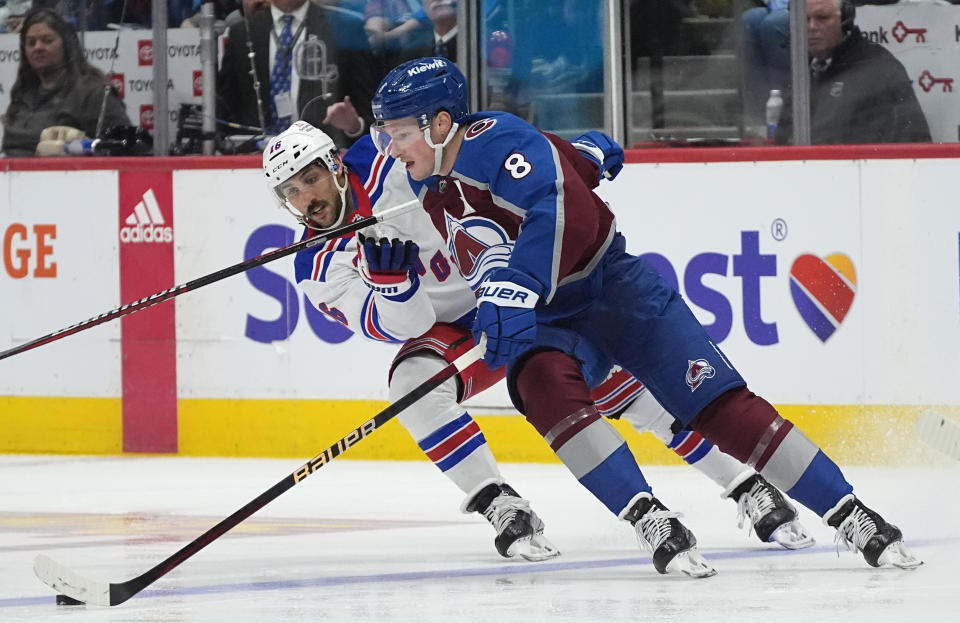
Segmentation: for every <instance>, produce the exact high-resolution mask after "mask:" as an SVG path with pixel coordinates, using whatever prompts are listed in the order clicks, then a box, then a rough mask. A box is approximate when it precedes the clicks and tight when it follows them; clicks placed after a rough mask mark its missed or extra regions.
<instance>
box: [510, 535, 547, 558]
mask: <svg viewBox="0 0 960 623" xmlns="http://www.w3.org/2000/svg"><path fill="white" fill-rule="evenodd" d="M559 555H560V550H558V549H557V548H556V547H555V546H554V544H553V543H551V542H550V540H549V539H548V538H547V537H545V536H543V535H542V534H535V535H533V536H532V537H523V538H520V539H517V540H516V541H514V542H513V543H511V545H510V547H509V548H507V556H508V557H509V558H514V557H517V556H519V557H520V558H523V559H524V560H526V561H528V562H541V561H543V560H550V559H551V558H556V557H557V556H559Z"/></svg>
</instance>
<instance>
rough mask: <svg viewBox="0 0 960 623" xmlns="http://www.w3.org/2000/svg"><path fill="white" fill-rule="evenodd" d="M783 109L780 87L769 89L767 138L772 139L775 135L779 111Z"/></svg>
mask: <svg viewBox="0 0 960 623" xmlns="http://www.w3.org/2000/svg"><path fill="white" fill-rule="evenodd" d="M781 110H783V98H782V97H781V96H780V89H773V90H772V91H770V97H768V98H767V139H768V140H771V141H772V140H773V138H774V137H775V136H776V135H777V124H778V123H779V122H780V111H781Z"/></svg>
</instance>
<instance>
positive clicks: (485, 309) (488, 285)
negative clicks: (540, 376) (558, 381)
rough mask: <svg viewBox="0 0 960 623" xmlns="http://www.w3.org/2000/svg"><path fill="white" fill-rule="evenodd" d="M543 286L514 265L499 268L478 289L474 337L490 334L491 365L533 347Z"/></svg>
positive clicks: (487, 355)
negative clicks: (537, 311)
mask: <svg viewBox="0 0 960 623" xmlns="http://www.w3.org/2000/svg"><path fill="white" fill-rule="evenodd" d="M542 291H543V287H542V286H541V285H540V284H539V283H538V282H537V281H536V280H535V279H533V278H531V277H530V276H528V275H526V274H524V273H522V272H520V271H518V270H514V269H512V268H498V269H496V270H494V271H492V272H491V273H490V276H489V277H488V278H487V280H486V281H484V282H483V283H482V284H481V285H480V287H479V288H478V289H477V316H476V318H475V319H474V321H473V338H474V339H475V340H477V341H478V342H479V341H480V336H481V335H482V334H486V336H487V352H486V354H485V355H484V357H483V360H484V361H485V362H486V364H487V366H489V367H490V368H491V369H495V368H499V367H500V366H502V365H504V364H506V363H507V362H508V361H511V360H513V359H515V358H516V357H517V355H519V354H520V353H522V352H523V351H525V350H527V349H528V348H530V346H531V345H532V344H533V340H534V338H536V336H537V315H536V312H534V307H536V305H537V301H538V300H540V293H541V292H542Z"/></svg>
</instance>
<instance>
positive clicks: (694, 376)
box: [686, 359, 717, 392]
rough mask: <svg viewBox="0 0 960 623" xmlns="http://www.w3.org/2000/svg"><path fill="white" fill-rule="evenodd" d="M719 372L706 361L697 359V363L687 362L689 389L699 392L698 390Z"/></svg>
mask: <svg viewBox="0 0 960 623" xmlns="http://www.w3.org/2000/svg"><path fill="white" fill-rule="evenodd" d="M716 374H717V371H716V370H714V369H713V366H711V365H710V362H708V361H707V360H706V359H697V360H696V361H689V360H688V361H687V377H686V381H687V387H689V388H690V391H691V392H695V391H697V388H698V387H700V385H702V384H703V382H704V381H706V380H707V379H712V378H713V377H714V376H716Z"/></svg>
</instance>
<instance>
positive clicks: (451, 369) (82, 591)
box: [33, 339, 486, 606]
mask: <svg viewBox="0 0 960 623" xmlns="http://www.w3.org/2000/svg"><path fill="white" fill-rule="evenodd" d="M485 349H486V340H485V339H481V340H480V343H479V344H477V345H476V346H474V347H473V348H471V349H470V350H469V351H467V352H466V353H464V354H463V355H461V356H460V357H458V358H457V359H456V360H455V361H454V362H453V363H451V364H449V365H447V366H446V367H444V368H443V370H441V371H440V372H437V373H436V374H435V375H433V376H432V377H430V378H429V379H427V380H426V381H424V382H423V383H422V384H420V385H419V386H417V387H416V388H414V389H413V390H412V391H411V392H410V393H408V394H407V395H405V396H403V397H402V398H400V399H399V400H397V401H396V402H395V403H393V404H392V405H390V406H389V407H387V408H386V409H384V410H383V411H381V412H380V413H378V414H377V415H375V416H373V417H372V418H371V419H369V420H367V421H366V422H364V423H363V424H361V425H360V426H358V427H357V428H355V429H353V430H352V431H350V432H349V433H348V434H347V435H346V436H344V437H343V438H342V439H340V441H338V442H337V443H335V444H333V445H332V446H330V447H329V448H327V449H326V450H324V451H323V452H321V453H320V454H318V455H316V456H315V457H313V458H312V459H310V460H309V461H307V462H306V463H304V464H303V465H301V466H300V467H298V468H297V469H295V470H294V471H293V473H292V474H289V475H288V476H285V477H284V478H283V480H281V481H280V482H278V483H277V484H275V485H273V486H272V487H270V488H269V489H267V490H266V491H264V492H263V493H261V494H260V495H258V496H257V497H256V498H255V499H253V500H251V501H250V502H248V503H247V504H246V506H244V507H243V508H241V509H240V510H238V511H237V512H235V513H233V514H232V515H230V516H229V517H227V518H226V519H224V520H223V521H221V522H220V523H218V524H217V525H215V526H214V527H212V528H210V529H209V530H207V531H206V532H204V533H203V534H202V535H200V536H199V537H197V538H196V539H194V540H193V541H191V542H190V543H188V544H187V545H185V546H184V547H182V548H180V550H178V551H177V552H175V553H174V554H173V555H172V556H170V557H169V558H167V559H166V560H164V561H163V562H161V563H160V564H158V565H156V566H155V567H153V568H152V569H150V570H149V571H147V572H146V573H144V574H142V575H138V576H137V577H135V578H133V579H131V580H127V581H126V582H120V583H119V584H113V583H110V584H108V583H106V582H99V581H97V580H91V579H89V578H85V577H83V576H82V575H80V574H79V573H76V572H75V571H72V570H70V569H67V568H66V567H64V566H63V565H61V564H59V563H58V562H56V561H55V560H53V559H52V558H49V557H47V556H44V555H43V554H40V555H38V556H37V557H36V559H34V562H33V572H34V573H35V574H37V577H38V578H40V580H41V581H42V582H43V583H44V584H46V585H47V586H49V587H50V588H53V589H54V590H56V591H57V592H58V593H62V594H64V595H67V596H68V597H72V598H73V599H76V600H79V601H82V602H85V603H90V604H95V605H98V606H116V605H118V604H122V603H123V602H125V601H127V600H128V599H130V598H131V597H133V596H134V595H136V594H137V593H139V592H140V591H142V590H143V589H145V588H146V587H148V586H150V585H151V584H153V583H154V582H155V581H157V580H158V579H159V578H161V577H163V576H164V575H166V574H167V573H169V572H170V571H172V570H173V569H174V568H176V567H177V566H178V565H179V564H180V563H182V562H184V561H185V560H187V559H188V558H190V557H191V556H193V555H194V554H196V553H197V552H199V551H200V550H201V549H203V548H204V547H206V546H207V545H209V544H210V543H212V542H213V541H214V540H215V539H217V538H219V537H220V536H222V535H223V534H224V533H226V532H227V531H228V530H230V529H232V528H234V527H235V526H237V525H238V524H239V523H240V522H242V521H243V520H244V519H246V518H247V517H249V516H250V515H252V514H254V513H255V512H257V511H258V510H260V509H261V508H263V507H264V506H266V505H267V504H269V503H270V502H272V501H273V500H275V499H277V498H278V497H280V495H281V494H282V493H284V492H285V491H287V490H288V489H290V488H292V487H293V486H294V485H296V484H298V483H299V482H300V481H302V480H303V479H304V478H306V477H307V476H309V475H310V474H312V473H314V472H315V471H317V470H318V469H320V468H321V467H323V466H324V465H326V464H327V463H329V462H330V461H332V460H333V459H335V458H337V457H338V456H340V455H341V454H343V453H344V452H346V451H347V450H348V449H349V448H350V447H351V446H353V445H354V444H356V443H358V442H359V441H361V440H362V439H364V438H365V437H367V436H368V435H370V433H372V432H373V431H375V430H377V429H378V428H380V427H381V426H383V425H384V424H385V423H386V422H388V421H389V420H391V419H392V418H393V417H394V416H395V415H397V414H398V413H400V412H401V411H403V410H404V409H406V408H407V407H409V406H410V405H411V404H413V403H414V402H416V401H417V400H419V399H420V398H422V397H423V396H425V395H426V394H428V393H429V392H431V391H432V390H434V389H435V388H437V387H439V386H440V384H441V383H443V382H444V381H446V380H447V379H449V378H450V377H452V376H453V375H455V374H457V373H458V372H462V371H463V370H465V369H466V368H467V367H468V366H469V365H470V364H472V363H473V362H475V361H477V360H479V359H480V358H482V357H483V353H484V350H485Z"/></svg>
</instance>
